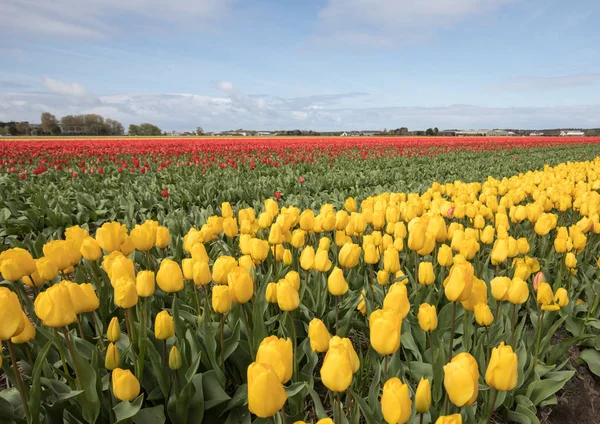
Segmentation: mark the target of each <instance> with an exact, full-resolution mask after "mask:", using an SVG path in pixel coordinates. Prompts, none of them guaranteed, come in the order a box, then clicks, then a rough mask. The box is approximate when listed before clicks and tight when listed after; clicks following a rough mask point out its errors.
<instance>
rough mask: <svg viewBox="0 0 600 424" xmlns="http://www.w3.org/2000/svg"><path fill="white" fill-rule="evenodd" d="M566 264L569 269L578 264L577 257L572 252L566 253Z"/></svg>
mask: <svg viewBox="0 0 600 424" xmlns="http://www.w3.org/2000/svg"><path fill="white" fill-rule="evenodd" d="M565 265H566V267H567V268H569V269H574V268H575V267H576V266H577V257H576V256H575V255H574V254H573V253H572V252H569V253H567V254H566V256H565Z"/></svg>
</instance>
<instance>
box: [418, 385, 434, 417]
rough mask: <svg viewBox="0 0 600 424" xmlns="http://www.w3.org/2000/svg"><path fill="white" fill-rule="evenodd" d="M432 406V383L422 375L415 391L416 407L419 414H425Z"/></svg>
mask: <svg viewBox="0 0 600 424" xmlns="http://www.w3.org/2000/svg"><path fill="white" fill-rule="evenodd" d="M429 408H431V384H430V383H429V380H428V379H426V378H423V377H421V381H419V385H418V386H417V391H416V392H415V409H416V410H417V412H418V413H419V414H425V413H427V411H429Z"/></svg>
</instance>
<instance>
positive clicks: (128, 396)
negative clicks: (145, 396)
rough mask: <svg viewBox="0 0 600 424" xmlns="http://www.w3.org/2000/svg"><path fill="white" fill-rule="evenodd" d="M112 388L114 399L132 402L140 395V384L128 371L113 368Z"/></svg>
mask: <svg viewBox="0 0 600 424" xmlns="http://www.w3.org/2000/svg"><path fill="white" fill-rule="evenodd" d="M112 388H113V394H114V396H115V398H117V399H118V400H121V401H132V400H133V399H135V398H136V397H138V395H139V394H140V382H139V381H138V379H137V378H135V375H133V374H132V373H131V371H129V370H122V369H121V368H115V369H114V370H113V371H112Z"/></svg>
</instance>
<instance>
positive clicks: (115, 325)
mask: <svg viewBox="0 0 600 424" xmlns="http://www.w3.org/2000/svg"><path fill="white" fill-rule="evenodd" d="M106 338H107V339H108V341H109V342H113V343H116V342H118V341H119V339H120V338H121V328H120V327H119V319H118V318H117V317H113V318H112V319H111V320H110V323H109V324H108V330H106Z"/></svg>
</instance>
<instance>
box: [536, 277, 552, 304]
mask: <svg viewBox="0 0 600 424" xmlns="http://www.w3.org/2000/svg"><path fill="white" fill-rule="evenodd" d="M553 301H554V293H552V287H550V284H548V283H546V282H545V281H542V282H540V283H539V285H538V289H537V303H539V304H541V305H549V304H551V303H552V302H553Z"/></svg>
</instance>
